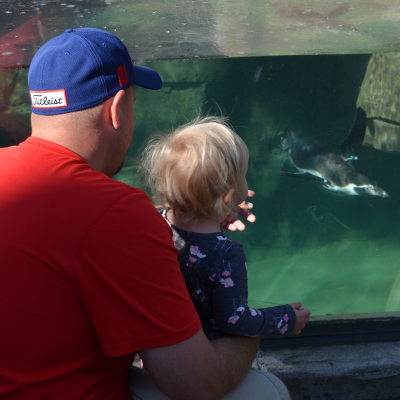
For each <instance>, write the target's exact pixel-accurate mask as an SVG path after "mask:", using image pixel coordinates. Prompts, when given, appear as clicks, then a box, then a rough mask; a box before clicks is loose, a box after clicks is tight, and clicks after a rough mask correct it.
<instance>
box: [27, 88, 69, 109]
mask: <svg viewBox="0 0 400 400" xmlns="http://www.w3.org/2000/svg"><path fill="white" fill-rule="evenodd" d="M30 93H31V102H32V107H35V108H59V107H68V102H67V96H66V94H65V90H64V89H59V90H45V91H42V92H38V91H35V90H30Z"/></svg>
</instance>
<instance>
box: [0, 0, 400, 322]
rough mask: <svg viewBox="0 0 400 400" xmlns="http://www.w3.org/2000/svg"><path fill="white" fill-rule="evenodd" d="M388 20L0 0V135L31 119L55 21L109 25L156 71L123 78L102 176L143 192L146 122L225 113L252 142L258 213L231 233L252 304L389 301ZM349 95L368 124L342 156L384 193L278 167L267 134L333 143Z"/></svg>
mask: <svg viewBox="0 0 400 400" xmlns="http://www.w3.org/2000/svg"><path fill="white" fill-rule="evenodd" d="M399 21H400V4H398V2H395V1H383V0H373V1H372V0H371V1H367V0H363V1H361V0H354V1H350V0H349V1H338V2H332V1H322V0H319V1H318V0H312V1H309V2H305V1H300V0H297V1H296V0H293V1H283V0H279V1H278V0H272V1H269V2H267V1H265V0H264V1H258V0H255V1H252V2H250V3H249V2H243V1H239V0H233V1H218V0H216V1H215V0H214V1H182V0H177V1H173V2H171V1H157V2H156V1H128V0H125V1H123V0H109V1H74V2H73V1H65V2H62V1H16V2H10V1H2V0H0V22H1V24H0V147H6V146H11V145H15V144H18V143H20V142H21V141H23V140H25V138H26V137H28V136H29V134H30V120H29V118H30V103H29V94H28V86H27V75H28V67H29V63H30V61H31V59H32V56H33V55H34V53H35V52H36V50H37V49H38V48H39V47H40V46H41V44H43V43H44V42H45V41H46V40H48V39H50V38H51V37H53V36H55V35H58V34H60V33H61V32H62V31H63V30H65V29H67V28H76V27H79V26H91V27H96V28H100V29H106V30H109V31H110V32H112V33H114V34H115V35H117V36H118V37H120V38H121V39H122V40H123V41H124V43H125V44H126V45H127V47H128V49H129V50H130V52H131V54H132V56H133V58H134V60H135V62H136V63H138V64H142V65H147V66H150V67H152V68H154V69H155V70H157V71H158V72H159V74H160V75H161V77H162V79H163V82H164V84H163V88H162V89H161V90H159V91H151V90H145V89H142V88H140V87H137V88H136V96H137V102H136V104H135V116H136V127H135V133H134V139H133V142H132V145H131V147H130V149H129V152H128V155H127V157H126V160H125V164H124V168H123V169H122V171H121V172H120V173H118V174H117V175H115V176H114V179H117V180H120V181H123V182H125V183H127V184H128V185H132V186H135V187H139V188H142V189H144V190H146V191H147V189H146V188H145V187H144V186H143V184H142V182H141V180H140V177H139V175H138V173H137V170H138V165H139V155H140V151H141V148H142V146H143V144H144V143H145V141H146V140H147V139H148V138H149V137H150V135H151V134H153V133H154V132H157V131H165V132H170V131H172V130H173V129H174V128H176V127H177V126H179V125H180V124H182V123H186V122H188V121H190V120H191V119H193V118H194V117H196V116H197V115H199V114H202V115H207V114H208V115H224V116H227V117H228V118H229V121H230V123H231V125H232V127H233V128H234V129H235V131H236V132H237V133H238V134H239V135H240V136H241V137H242V138H243V139H244V141H245V142H246V144H247V146H248V148H249V151H250V160H249V171H248V182H249V187H250V188H251V189H252V190H254V191H255V192H256V196H255V197H254V199H252V200H251V201H252V202H253V204H254V209H253V211H254V214H255V215H256V217H257V221H256V222H255V223H253V224H250V223H246V230H245V231H244V232H234V233H228V234H229V235H230V236H231V237H233V238H234V239H236V240H238V241H240V242H242V243H243V245H244V249H245V251H246V255H247V258H248V263H247V265H248V274H249V303H250V305H251V306H253V307H257V308H262V307H268V306H273V305H276V304H282V303H291V302H296V301H300V302H302V303H303V304H304V307H307V308H309V309H310V310H311V312H312V314H313V315H327V314H335V315H340V314H354V313H361V314H366V313H381V312H398V311H400V261H399V260H400V246H399V245H398V243H399V240H400V213H399V199H400V185H399V183H398V179H397V176H398V172H399V166H400V155H399V154H400V104H399V100H398V99H399V98H400V83H398V81H399V79H398V76H399V70H400V67H398V66H399V65H400V55H399V54H400V53H397V52H400V40H399V39H398V38H399V37H400V24H399ZM399 82H400V81H399ZM357 107H362V108H363V109H364V110H365V111H366V113H367V117H368V127H367V133H366V137H365V139H364V145H363V146H362V148H361V150H360V151H359V152H358V154H357V156H358V160H356V161H354V166H355V168H356V170H357V171H359V172H361V173H362V174H364V175H366V176H368V177H369V178H371V179H373V180H375V181H376V182H377V184H378V186H379V187H380V188H382V189H383V190H385V191H386V192H387V193H388V195H389V197H388V198H383V197H379V196H362V195H354V196H350V195H343V196H339V195H337V194H336V195H335V194H333V193H332V192H328V191H326V190H323V189H321V187H320V186H321V185H318V183H317V182H314V181H312V180H305V179H299V178H295V177H291V176H287V175H284V174H282V171H288V172H296V171H297V170H296V168H295V166H294V165H293V163H292V162H291V161H290V160H289V158H288V155H287V154H286V153H285V152H282V151H281V148H280V144H281V137H282V134H283V132H284V129H285V128H290V129H291V130H293V131H294V132H296V133H299V134H302V135H304V136H307V137H310V138H313V139H316V140H319V141H320V142H321V143H324V144H326V145H328V146H331V147H332V149H333V150H334V151H337V152H339V146H340V144H341V142H342V141H343V140H344V139H345V138H346V136H347V135H348V134H349V132H350V130H351V128H352V125H353V122H354V119H355V116H356V111H357ZM147 192H148V191H147ZM148 194H149V195H151V193H149V192H148Z"/></svg>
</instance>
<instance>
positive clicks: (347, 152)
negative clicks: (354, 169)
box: [340, 107, 367, 165]
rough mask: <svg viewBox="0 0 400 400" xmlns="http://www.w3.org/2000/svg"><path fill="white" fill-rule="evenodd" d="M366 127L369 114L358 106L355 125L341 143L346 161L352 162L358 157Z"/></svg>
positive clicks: (342, 153) (341, 151)
mask: <svg viewBox="0 0 400 400" xmlns="http://www.w3.org/2000/svg"><path fill="white" fill-rule="evenodd" d="M366 128H367V114H366V113H365V111H364V110H363V109H362V108H361V107H358V108H357V114H356V118H355V120H354V123H353V126H352V128H351V130H350V132H349V134H348V135H347V137H346V139H344V140H343V142H342V143H341V145H340V153H341V156H342V157H343V159H344V160H345V161H348V162H350V163H351V161H352V160H354V159H355V160H356V159H357V158H356V155H357V153H358V152H359V151H360V149H361V146H362V143H363V141H364V136H365V130H366ZM350 165H351V164H350Z"/></svg>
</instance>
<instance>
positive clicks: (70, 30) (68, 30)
mask: <svg viewBox="0 0 400 400" xmlns="http://www.w3.org/2000/svg"><path fill="white" fill-rule="evenodd" d="M73 31H74V30H73V29H67V30H66V31H65V33H70V32H73Z"/></svg>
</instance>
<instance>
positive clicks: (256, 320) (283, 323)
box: [213, 247, 309, 338]
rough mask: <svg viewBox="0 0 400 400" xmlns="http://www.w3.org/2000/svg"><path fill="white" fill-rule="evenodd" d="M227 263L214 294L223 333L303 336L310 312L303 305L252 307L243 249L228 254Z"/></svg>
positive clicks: (218, 322)
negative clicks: (291, 334) (302, 331)
mask: <svg viewBox="0 0 400 400" xmlns="http://www.w3.org/2000/svg"><path fill="white" fill-rule="evenodd" d="M223 264H224V265H225V266H226V273H225V274H223V273H222V275H225V276H221V277H219V279H218V281H217V282H216V283H215V286H214V291H213V308H214V316H215V321H216V325H217V326H218V328H219V329H220V330H221V331H223V332H225V333H229V334H233V335H246V336H259V337H261V338H267V337H271V336H276V335H283V334H290V333H294V334H298V333H300V331H301V329H302V328H303V327H304V325H305V324H306V322H307V321H308V318H309V311H308V310H307V309H301V303H293V305H290V304H285V305H282V306H277V307H269V308H264V309H254V308H250V307H248V305H247V297H248V288H247V268H246V258H245V255H244V251H243V249H242V248H240V247H237V248H236V250H235V251H234V252H231V253H229V254H227V255H226V257H225V258H224V260H223ZM295 307H297V309H295ZM296 314H297V315H296Z"/></svg>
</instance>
